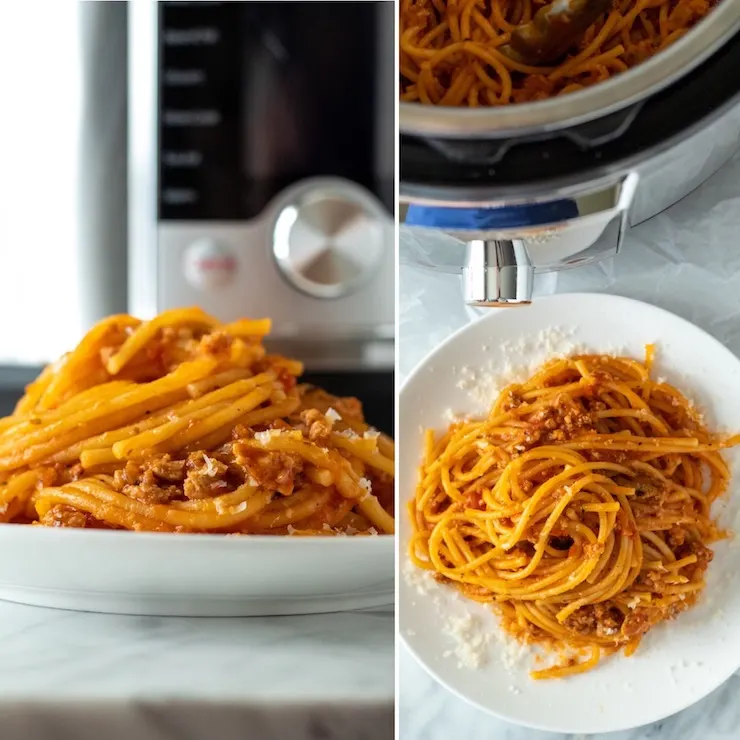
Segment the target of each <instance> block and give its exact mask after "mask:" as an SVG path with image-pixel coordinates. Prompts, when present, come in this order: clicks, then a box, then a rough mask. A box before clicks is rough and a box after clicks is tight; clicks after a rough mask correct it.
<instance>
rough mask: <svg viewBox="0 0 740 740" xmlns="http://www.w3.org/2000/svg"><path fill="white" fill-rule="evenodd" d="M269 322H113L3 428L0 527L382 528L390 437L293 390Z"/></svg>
mask: <svg viewBox="0 0 740 740" xmlns="http://www.w3.org/2000/svg"><path fill="white" fill-rule="evenodd" d="M269 329H270V322H269V320H247V319H243V320H239V321H235V322H232V323H228V324H223V323H220V322H218V321H217V320H216V319H214V318H212V317H211V316H209V315H207V314H206V313H204V312H203V311H201V310H199V309H196V308H188V309H177V310H173V311H167V312H165V313H163V314H161V315H159V316H157V317H156V318H155V319H153V320H152V321H146V322H142V321H139V320H137V319H135V318H132V317H131V316H112V317H110V318H108V319H105V320H103V321H101V322H100V323H99V324H98V325H97V326H95V327H94V328H93V329H92V330H91V331H90V332H89V333H88V334H87V336H85V338H84V339H83V340H82V341H81V342H80V344H79V345H78V346H77V348H76V349H75V350H74V351H73V352H71V353H69V354H68V355H66V356H64V357H63V358H62V359H61V360H60V361H59V362H57V363H56V364H54V365H51V366H49V367H47V368H46V369H45V370H44V371H43V372H42V373H41V375H40V376H39V378H38V379H37V380H36V381H35V382H33V383H32V384H31V385H30V386H28V388H27V389H26V394H25V395H24V396H23V398H22V399H21V400H20V401H19V403H18V405H17V407H16V409H15V411H14V413H13V414H12V415H11V416H9V417H7V418H4V419H0V521H3V522H17V523H31V524H35V525H46V526H68V527H91V528H113V529H131V530H151V531H160V532H214V533H233V534H288V533H290V534H298V535H308V534H311V535H333V534H373V533H388V534H390V533H392V532H393V530H394V520H393V470H394V462H393V460H394V450H393V442H392V441H391V440H390V439H389V438H387V437H386V436H385V435H382V434H380V433H378V432H377V431H375V430H374V429H371V428H370V427H368V425H367V424H366V423H365V421H364V419H363V415H362V408H361V406H360V403H359V402H358V401H357V400H356V399H353V398H336V397H334V396H330V395H329V394H327V393H325V392H323V391H321V390H318V389H316V388H313V387H311V386H307V385H298V383H297V379H298V377H299V376H300V374H301V373H302V366H301V364H300V363H299V362H296V361H294V360H289V359H286V358H284V357H280V356H276V355H269V354H267V353H266V350H265V347H264V346H263V344H262V337H263V336H265V335H266V334H267V333H268V332H269Z"/></svg>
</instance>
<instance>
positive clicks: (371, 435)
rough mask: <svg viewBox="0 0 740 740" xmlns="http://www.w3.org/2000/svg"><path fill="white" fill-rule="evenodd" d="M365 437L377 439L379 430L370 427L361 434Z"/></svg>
mask: <svg viewBox="0 0 740 740" xmlns="http://www.w3.org/2000/svg"><path fill="white" fill-rule="evenodd" d="M362 436H363V437H364V438H365V439H377V438H378V437H379V436H380V432H379V431H378V430H377V429H373V428H372V427H370V429H368V430H367V431H366V432H365V433H364V434H363V435H362Z"/></svg>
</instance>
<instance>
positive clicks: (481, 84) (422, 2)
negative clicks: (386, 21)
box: [399, 0, 716, 107]
mask: <svg viewBox="0 0 740 740" xmlns="http://www.w3.org/2000/svg"><path fill="white" fill-rule="evenodd" d="M715 3H716V0H614V4H613V6H612V9H611V11H610V12H609V13H608V14H606V15H605V16H604V17H602V18H600V19H599V20H598V21H597V22H596V23H594V24H593V25H592V26H591V27H590V28H589V29H588V31H587V32H586V34H585V36H584V37H583V39H582V42H581V44H580V47H579V48H574V49H572V50H571V53H570V54H569V55H568V56H566V58H565V59H564V60H563V61H562V62H561V63H560V64H558V65H556V66H553V67H539V66H537V67H533V66H528V65H526V64H522V63H520V62H518V61H515V60H514V59H511V58H510V57H509V56H507V55H506V54H504V53H502V52H501V47H503V46H505V45H506V44H508V43H509V40H510V36H511V32H512V31H513V30H514V28H515V27H516V26H517V25H519V24H522V23H528V22H529V21H531V20H532V17H533V16H534V14H535V13H536V12H537V10H539V9H540V8H541V7H542V6H543V5H545V4H546V2H544V1H543V0H401V1H400V30H399V37H400V73H401V99H402V100H404V101H407V102H420V103H427V104H435V105H448V106H471V107H476V106H489V105H506V104H508V103H521V102H527V101H533V100H542V99H545V98H549V97H552V96H555V95H562V94H566V93H570V92H575V91H577V90H581V89H583V88H584V87H587V86H589V85H593V84H594V83H598V82H602V81H604V80H606V79H608V78H609V77H611V76H612V75H615V74H618V73H620V72H624V71H625V70H627V69H629V68H630V67H634V66H635V65H637V64H640V63H641V62H643V61H645V60H646V59H648V58H649V57H651V56H652V55H653V54H656V53H657V52H659V51H661V50H662V49H665V48H666V47H667V46H668V45H670V44H672V43H673V42H674V41H677V40H678V39H679V38H681V37H682V36H683V35H684V34H686V33H687V32H688V31H689V30H690V29H691V27H692V26H693V25H694V24H695V23H696V22H697V21H699V20H700V19H701V18H703V17H704V16H705V15H706V14H707V13H708V12H709V11H710V10H711V8H712V7H713V6H714V5H715Z"/></svg>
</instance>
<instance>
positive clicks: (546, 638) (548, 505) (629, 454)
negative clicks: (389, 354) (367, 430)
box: [410, 346, 740, 679]
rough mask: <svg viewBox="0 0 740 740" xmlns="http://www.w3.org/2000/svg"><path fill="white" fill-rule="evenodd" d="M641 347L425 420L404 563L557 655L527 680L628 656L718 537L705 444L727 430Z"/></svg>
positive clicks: (713, 475)
mask: <svg viewBox="0 0 740 740" xmlns="http://www.w3.org/2000/svg"><path fill="white" fill-rule="evenodd" d="M652 353H653V349H652V346H649V347H648V356H647V360H646V362H645V363H644V364H643V363H640V362H638V361H635V360H632V359H628V358H624V357H610V356H601V355H580V356H575V357H572V358H570V359H557V360H553V361H551V362H548V363H547V364H545V365H544V366H543V367H542V368H541V369H540V370H539V371H538V372H536V373H535V374H534V375H533V376H532V377H531V378H530V379H529V380H527V381H526V382H525V383H523V384H521V385H510V386H508V387H507V388H506V389H504V390H503V391H502V392H501V394H500V395H499V397H498V399H497V401H496V402H495V404H494V405H493V408H492V409H491V411H490V413H489V415H488V417H487V418H486V419H483V420H481V421H464V422H457V423H454V424H452V425H451V426H450V428H449V430H448V431H447V432H446V433H445V434H443V435H442V436H441V438H438V439H435V436H434V433H433V432H432V431H431V430H430V431H427V433H426V451H425V455H424V461H423V464H422V468H421V476H420V482H419V485H418V488H417V491H416V497H415V499H414V500H413V501H412V502H411V504H410V514H411V521H412V524H413V529H414V534H413V537H412V540H411V546H410V554H411V558H412V561H413V562H415V563H416V565H418V566H419V567H421V568H425V569H428V570H430V571H432V572H434V573H435V577H436V578H437V579H438V580H440V581H442V582H445V583H449V584H452V585H454V586H455V587H457V588H458V589H459V590H460V591H461V592H462V593H463V594H464V595H465V596H467V597H469V598H471V599H474V600H476V601H479V602H484V603H489V604H491V605H492V606H493V607H494V609H495V611H496V612H497V613H498V614H499V615H500V617H501V622H502V626H503V627H504V629H505V630H507V631H508V632H509V633H511V634H512V635H513V636H514V637H515V638H517V639H518V640H519V641H521V642H525V643H530V644H537V645H541V646H544V647H545V648H547V649H550V650H556V651H558V652H559V653H560V654H561V658H560V659H559V660H558V661H557V662H556V664H555V665H553V666H551V667H548V668H543V669H541V670H535V671H534V672H533V673H532V676H533V678H536V679H540V678H555V677H560V676H566V675H569V674H572V673H580V672H583V671H586V670H588V669H590V668H592V667H593V666H595V665H596V663H597V662H598V661H599V659H600V658H601V656H603V655H608V654H610V653H613V652H615V651H618V650H620V649H624V651H625V653H626V654H631V653H632V652H633V651H634V650H635V649H636V648H637V646H638V644H639V642H640V639H641V637H642V635H644V634H645V633H646V632H647V631H648V630H649V629H651V628H652V627H654V626H655V625H657V624H659V623H660V622H663V621H665V620H669V619H672V618H674V617H675V616H677V615H678V614H679V613H681V612H682V611H684V610H685V609H688V608H689V607H690V606H692V605H693V604H694V603H695V602H696V600H697V598H698V596H699V594H700V592H701V590H702V589H703V587H704V573H705V571H706V569H707V566H708V564H709V562H710V561H711V559H712V551H711V550H710V548H709V547H708V545H710V544H711V543H712V542H715V541H716V540H718V539H721V538H722V537H724V536H725V533H724V532H723V531H722V530H721V529H720V528H719V527H718V526H717V524H716V523H715V522H714V521H713V520H712V517H711V513H710V508H711V505H712V502H713V501H715V500H716V499H717V498H718V497H719V496H720V495H721V494H722V493H723V492H724V491H725V490H726V488H727V485H728V481H729V471H728V467H727V465H726V463H725V462H724V460H723V459H722V456H721V455H720V450H721V449H722V448H723V447H728V446H731V445H735V444H738V443H739V442H740V437H733V438H730V439H726V440H721V439H720V438H719V437H718V436H716V435H713V434H712V433H710V432H709V431H708V430H707V428H706V427H705V426H704V424H703V422H702V420H701V418H700V416H699V415H698V413H697V412H696V411H695V410H694V408H693V407H692V406H691V404H690V403H689V401H687V399H686V398H685V397H684V396H683V395H682V394H681V393H680V391H678V390H677V389H676V388H674V387H673V386H671V385H668V384H666V383H663V382H660V381H654V380H652V379H651V377H650V366H651V362H652ZM586 653H587V655H586Z"/></svg>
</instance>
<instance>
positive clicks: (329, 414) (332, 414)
mask: <svg viewBox="0 0 740 740" xmlns="http://www.w3.org/2000/svg"><path fill="white" fill-rule="evenodd" d="M324 416H325V417H326V418H327V419H328V420H329V421H341V420H342V416H341V414H339V413H338V412H337V411H335V410H334V409H333V408H331V406H330V407H329V408H328V409H327V410H326V413H325V414H324Z"/></svg>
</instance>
